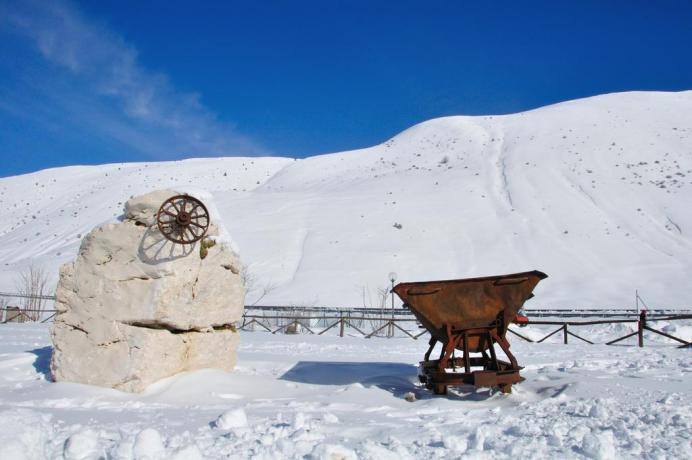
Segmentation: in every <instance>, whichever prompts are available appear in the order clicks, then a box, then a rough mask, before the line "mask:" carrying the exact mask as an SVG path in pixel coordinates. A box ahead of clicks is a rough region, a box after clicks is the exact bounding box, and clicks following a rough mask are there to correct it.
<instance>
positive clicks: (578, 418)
mask: <svg viewBox="0 0 692 460" xmlns="http://www.w3.org/2000/svg"><path fill="white" fill-rule="evenodd" d="M619 327H621V328H622V330H613V329H607V328H606V329H603V327H601V328H600V329H598V331H600V332H598V331H596V329H592V330H581V331H580V332H581V333H582V334H584V335H585V336H587V337H589V338H592V339H594V338H597V339H600V338H601V337H600V336H599V335H598V334H602V335H603V337H606V336H608V337H610V338H613V337H616V336H617V335H616V334H617V333H619V332H625V333H626V332H627V327H628V326H627V325H625V326H619ZM657 327H668V326H666V325H660V324H659V325H658V326H657ZM671 327H673V328H675V329H676V333H678V334H682V335H685V336H687V335H688V334H689V330H690V329H689V323H688V324H687V326H674V325H673V326H671ZM545 330H548V329H545ZM669 330H670V327H669ZM522 332H526V333H528V334H536V335H539V334H540V333H541V332H542V331H538V330H535V329H531V327H529V328H525V329H522ZM511 339H512V349H513V350H514V353H515V355H516V356H517V357H518V359H519V362H520V363H521V364H523V365H524V366H526V368H525V369H524V371H523V375H524V376H525V377H526V381H525V382H523V383H521V384H519V385H516V386H515V387H514V392H513V393H512V394H511V395H503V394H500V393H497V392H495V393H491V392H489V391H488V390H478V391H474V390H473V389H472V388H470V387H469V388H465V387H464V388H459V389H458V390H457V391H453V392H450V394H449V395H447V396H442V397H441V396H432V395H431V394H429V393H428V392H427V391H426V390H424V389H423V388H421V387H420V386H419V385H418V384H417V379H416V367H415V364H416V363H417V361H418V360H419V359H420V358H421V356H422V354H423V352H424V350H425V346H426V343H425V342H426V341H425V340H418V341H413V340H411V339H407V338H401V339H385V338H373V339H363V338H357V337H345V338H339V337H336V336H308V335H296V336H290V335H271V334H268V333H262V332H248V333H243V336H242V348H241V350H240V356H239V366H238V368H237V370H236V372H234V373H226V372H222V371H215V370H203V371H198V372H194V373H186V374H181V375H178V376H175V377H172V378H169V379H166V380H164V381H162V382H159V383H157V384H155V385H153V386H151V387H150V388H149V389H148V390H147V391H146V392H145V393H143V394H140V395H131V394H126V393H121V392H118V391H115V390H108V389H103V388H97V387H91V386H86V385H78V384H70V383H52V382H50V381H49V377H48V375H47V372H48V362H49V358H50V352H51V349H50V341H49V337H48V326H47V325H36V324H30V325H29V324H27V325H7V324H6V325H0V458H2V459H14V458H70V459H78V458H79V459H85V458H100V457H104V456H105V457H107V458H115V459H119V458H180V459H183V458H184V459H195V458H227V457H230V458H302V457H308V458H335V459H336V458H377V459H387V458H392V459H406V458H436V457H445V458H453V457H467V458H522V457H527V458H528V457H530V458H583V457H596V458H599V457H600V458H631V457H643V458H675V459H680V458H692V434H691V433H692V351H691V350H690V349H678V348H675V347H674V346H672V345H670V344H667V343H664V341H660V340H658V341H655V342H654V341H651V342H650V343H651V345H650V346H648V347H646V348H644V349H639V348H636V347H632V346H611V347H607V346H604V345H593V346H591V345H586V344H583V345H582V344H576V343H575V344H570V345H568V346H564V345H562V344H559V343H558V342H559V340H561V338H560V337H556V338H555V340H556V341H555V342H553V343H543V344H530V343H527V342H523V341H521V340H519V339H517V338H514V337H511ZM687 339H688V340H689V337H688V338H687ZM629 343H632V342H629ZM409 392H412V393H414V394H415V396H416V398H417V400H416V401H414V402H408V401H406V400H405V399H404V395H405V394H406V393H409Z"/></svg>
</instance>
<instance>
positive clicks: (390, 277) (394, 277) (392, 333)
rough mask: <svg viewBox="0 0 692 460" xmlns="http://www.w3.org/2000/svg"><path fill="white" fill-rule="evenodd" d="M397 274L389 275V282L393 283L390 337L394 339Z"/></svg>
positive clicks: (391, 273)
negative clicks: (395, 283)
mask: <svg viewBox="0 0 692 460" xmlns="http://www.w3.org/2000/svg"><path fill="white" fill-rule="evenodd" d="M396 278H397V275H396V272H390V273H389V281H391V283H392V289H391V291H389V293H390V294H391V295H392V321H391V322H390V323H389V336H390V337H394V282H395V281H396Z"/></svg>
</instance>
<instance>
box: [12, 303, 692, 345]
mask: <svg viewBox="0 0 692 460" xmlns="http://www.w3.org/2000/svg"><path fill="white" fill-rule="evenodd" d="M0 296H4V297H17V298H32V297H36V298H42V299H44V300H51V299H54V297H53V296H30V295H22V294H12V293H4V292H0ZM525 312H526V314H527V316H529V317H530V318H542V317H555V318H572V317H587V316H588V317H594V316H596V317H602V318H608V319H601V320H588V321H550V320H541V319H538V320H534V319H530V320H529V321H528V322H526V323H523V324H522V325H527V326H531V325H536V326H541V325H554V326H559V327H558V328H557V329H556V330H554V331H552V332H550V333H549V334H547V335H546V336H544V337H542V338H541V339H540V340H532V339H530V338H529V337H526V336H525V335H524V334H521V333H519V332H518V331H516V330H514V329H509V330H508V331H509V332H510V333H511V334H513V335H515V336H517V337H519V338H521V339H523V340H526V341H527V342H535V343H542V342H544V341H546V340H547V339H549V338H550V337H553V336H554V335H556V334H559V333H560V332H562V337H563V343H564V344H568V343H569V337H573V338H576V339H579V340H581V341H583V342H585V343H588V344H594V342H593V341H591V340H589V339H587V338H585V337H582V336H580V335H578V334H576V333H575V332H573V331H571V330H570V327H572V328H574V327H583V326H592V325H599V324H618V323H636V324H637V330H636V331H634V332H632V333H630V334H627V335H625V336H622V337H618V338H615V339H614V340H611V341H609V342H606V345H614V344H616V343H620V342H622V341H624V340H626V339H628V338H631V337H634V336H637V337H638V342H637V343H638V345H639V346H640V347H643V346H644V332H645V331H646V332H651V333H654V334H657V335H660V336H663V337H666V338H668V339H670V340H674V341H676V342H678V343H681V344H682V345H681V346H680V348H684V347H690V346H691V344H692V342H688V341H686V340H684V339H682V338H680V337H675V336H673V335H671V334H668V333H666V332H663V331H660V330H658V329H655V328H652V327H651V326H649V324H648V323H650V322H654V321H679V320H689V319H692V310H672V309H650V310H648V311H642V312H641V313H634V312H632V311H631V310H629V311H628V310H616V309H612V308H611V309H568V310H564V309H560V310H554V309H553V310H544V309H526V310H525ZM260 313H261V314H260ZM56 314H57V310H55V309H27V308H20V307H16V306H11V307H3V308H0V323H8V322H41V323H45V322H48V321H50V320H52V319H53V318H54V317H55V315H56ZM46 315H47V316H46ZM411 324H413V325H414V326H415V328H413V329H412V328H411V327H408V328H407V327H406V326H407V325H408V326H411ZM255 325H257V326H259V327H261V328H263V329H265V330H267V331H268V332H271V333H272V334H276V333H279V332H283V333H299V332H303V331H305V332H307V333H309V334H316V335H322V334H324V333H326V332H327V331H329V330H332V329H333V328H335V327H337V326H338V328H339V336H340V337H343V336H344V335H345V333H346V328H348V329H353V330H354V331H356V332H357V333H358V334H360V335H361V336H363V337H366V338H370V337H373V336H386V337H394V336H396V335H397V334H396V331H399V332H400V333H402V334H404V335H405V336H407V337H410V338H412V339H418V338H419V337H421V336H422V335H424V334H425V333H426V332H427V331H426V330H425V329H424V328H422V326H420V324H419V323H418V321H417V320H416V318H415V317H414V316H413V314H412V313H411V311H410V310H408V309H406V308H395V309H381V308H329V307H325V308H322V307H312V306H311V307H296V306H283V305H274V306H272V305H261V306H255V305H248V306H246V307H245V312H244V314H243V317H242V323H241V324H240V325H239V326H238V328H239V329H241V330H254V329H255V327H254V326H255ZM251 326H252V328H250V327H251ZM319 329H321V330H319ZM420 329H423V330H422V331H421V330H420Z"/></svg>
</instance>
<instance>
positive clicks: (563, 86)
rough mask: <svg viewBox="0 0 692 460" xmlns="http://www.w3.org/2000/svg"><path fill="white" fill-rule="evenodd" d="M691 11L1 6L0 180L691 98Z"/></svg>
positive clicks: (479, 5) (572, 6) (389, 4)
mask: <svg viewBox="0 0 692 460" xmlns="http://www.w3.org/2000/svg"><path fill="white" fill-rule="evenodd" d="M691 24H692V2H689V1H658V2H644V1H610V2H608V1H594V2H589V1H578V2H577V1H575V2H563V1H557V2H556V1H544V2H519V1H514V2H509V1H508V2H502V1H493V2H464V1H427V2H422V1H419V2H413V1H386V2H385V1H382V2H377V1H372V0H371V1H362V2H361V1H329V0H323V1H320V2H299V1H295V2H288V1H281V2H253V1H247V2H176V1H149V2H139V1H137V2H136V1H129V0H119V1H108V0H101V1H97V2H94V1H74V2H66V1H57V2H42V1H34V0H27V1H6V0H0V56H2V59H0V156H1V157H2V163H1V165H0V176H7V175H13V174H19V173H24V172H29V171H34V170H38V169H43V168H48V167H54V166H62V165H69V164H99V163H107V162H121V161H158V160H169V159H180V158H187V157H193V156H225V155H229V156H231V155H282V156H292V157H305V156H309V155H316V154H320V153H328V152H334V151H342V150H349V149H354V148H359V147H367V146H370V145H373V144H377V143H380V142H382V141H384V140H386V139H388V138H389V137H391V136H393V135H395V134H396V133H397V132H399V131H401V130H403V129H406V128H407V127H409V126H411V125H413V124H415V123H418V122H420V121H424V120H427V119H430V118H434V117H439V116H445V115H461V114H468V115H474V114H501V113H511V112H517V111H522V110H527V109H531V108H535V107H539V106H542V105H546V104H551V103H554V102H559V101H563V100H568V99H574V98H579V97H585V96H591V95H595V94H601V93H607V92H614V91H628V90H663V91H678V90H684V89H692V51H691V50H692V26H691Z"/></svg>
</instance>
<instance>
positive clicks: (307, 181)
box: [0, 91, 692, 308]
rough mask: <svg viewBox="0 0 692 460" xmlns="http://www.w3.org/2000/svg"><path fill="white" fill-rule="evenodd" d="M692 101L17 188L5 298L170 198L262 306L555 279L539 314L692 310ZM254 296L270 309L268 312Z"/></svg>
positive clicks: (71, 176)
mask: <svg viewBox="0 0 692 460" xmlns="http://www.w3.org/2000/svg"><path fill="white" fill-rule="evenodd" d="M691 186H692V91H685V92H678V93H659V92H633V93H619V94H610V95H604V96H598V97H592V98H588V99H582V100H576V101H571V102H566V103H561V104H557V105H553V106H549V107H544V108H541V109H537V110H533V111H529V112H524V113H518V114H514V115H505V116H483V117H466V116H457V117H447V118H440V119H435V120H431V121H428V122H425V123H421V124H419V125H416V126H414V127H412V128H410V129H408V130H406V131H404V132H402V133H400V134H399V135H397V136H395V137H394V138H392V139H390V140H388V141H387V142H385V143H383V144H381V145H378V146H375V147H371V148H367V149H362V150H355V151H351V152H343V153H334V154H329V155H321V156H317V157H311V158H306V159H303V160H293V159H287V158H209V159H202V158H200V159H192V160H185V161H176V162H162V163H127V164H111V165H103V166H89V167H85V166H74V167H66V168H57V169H49V170H44V171H39V172H36V173H32V174H27V175H22V176H16V177H8V178H4V179H0V207H2V209H3V210H4V218H3V219H2V221H1V222H0V237H2V239H3V245H2V247H0V263H1V264H2V265H1V266H0V270H1V271H0V290H2V291H7V290H13V288H14V283H15V278H16V275H17V273H18V272H19V271H21V270H22V269H23V268H24V267H26V266H28V265H29V264H32V263H33V264H34V265H40V266H42V267H44V269H45V270H46V271H47V272H48V273H50V274H51V276H54V277H57V272H58V266H59V265H60V264H62V263H64V262H66V261H69V260H72V259H73V258H74V257H75V255H76V252H77V249H78V247H79V242H80V240H81V238H82V237H83V236H84V234H85V233H86V232H88V231H89V230H90V229H91V228H92V227H94V226H95V225H97V224H99V223H102V222H105V221H112V220H115V219H117V218H118V216H120V214H121V213H122V206H123V203H124V202H125V201H126V200H127V199H128V198H129V197H130V196H132V195H136V194H141V193H144V192H148V191H151V190H154V189H162V188H176V187H199V188H204V189H206V190H209V191H210V192H211V193H212V194H213V196H214V199H215V201H216V203H217V204H218V207H219V212H220V214H221V216H222V219H223V221H224V224H225V225H226V227H227V228H228V229H229V231H230V233H231V234H232V235H233V237H234V239H235V240H236V242H237V243H238V246H239V248H240V251H241V254H242V257H243V260H244V261H245V262H246V263H248V273H249V274H250V279H251V281H252V283H251V284H252V285H251V286H249V288H250V291H251V292H249V294H248V301H249V303H252V302H253V301H256V300H257V298H259V297H260V296H262V299H261V300H260V302H261V303H263V304H282V305H329V306H344V307H348V306H363V305H365V306H378V305H379V300H378V291H380V290H382V289H384V288H386V287H387V286H388V284H389V280H388V279H387V274H388V273H389V272H392V271H394V272H397V273H398V275H399V280H401V281H407V280H408V281H414V280H425V279H447V278H461V277H470V276H482V275H493V274H502V273H511V272H517V271H526V270H533V269H539V270H541V271H544V272H546V273H547V274H548V275H550V278H549V279H548V280H546V282H544V283H542V284H541V285H540V286H539V287H538V289H537V291H536V298H535V299H534V300H532V301H531V302H529V303H528V304H527V305H528V306H530V307H534V308H537V307H631V306H632V305H631V304H632V303H633V299H634V291H635V289H637V290H639V292H640V294H642V296H643V297H644V298H645V299H647V300H648V302H649V304H652V305H655V306H657V307H673V308H674V307H679V308H687V307H689V306H690V297H689V289H688V288H687V286H688V284H687V283H688V280H689V279H690V278H691V276H692V240H691V239H690V229H692V213H690V212H689V210H690V205H691V204H692V194H691V193H690V191H691V190H692V188H691ZM253 295H254V299H255V300H253Z"/></svg>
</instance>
